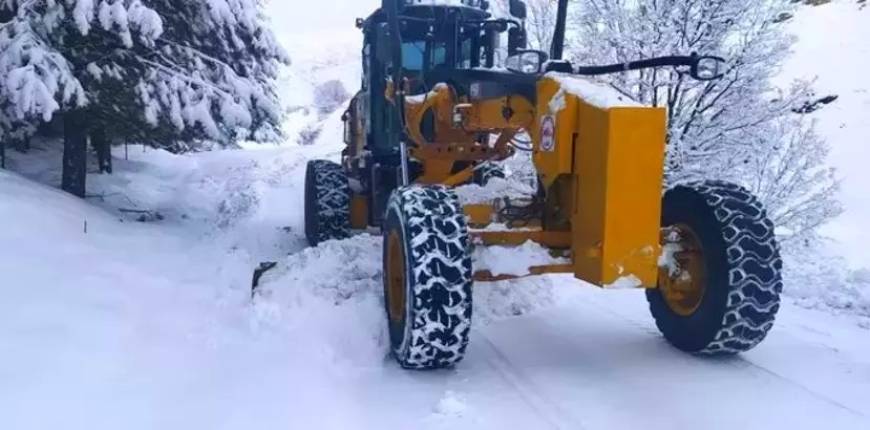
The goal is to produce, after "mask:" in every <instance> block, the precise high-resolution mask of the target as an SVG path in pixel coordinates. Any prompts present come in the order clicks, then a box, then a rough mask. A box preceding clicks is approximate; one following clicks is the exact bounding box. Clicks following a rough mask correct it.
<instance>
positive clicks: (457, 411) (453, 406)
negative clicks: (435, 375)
mask: <svg viewBox="0 0 870 430" xmlns="http://www.w3.org/2000/svg"><path fill="white" fill-rule="evenodd" d="M467 409H468V405H466V403H465V400H463V399H462V397H461V395H459V394H457V393H455V392H453V391H447V392H446V393H445V394H444V398H443V399H441V400H440V401H438V405H437V406H436V407H435V413H437V414H439V415H446V416H453V417H461V416H462V415H464V414H465V412H466V410H467Z"/></svg>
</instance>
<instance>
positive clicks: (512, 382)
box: [475, 331, 587, 430]
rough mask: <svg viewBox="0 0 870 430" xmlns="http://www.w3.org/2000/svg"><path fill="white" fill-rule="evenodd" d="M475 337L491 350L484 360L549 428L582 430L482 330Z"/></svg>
mask: <svg viewBox="0 0 870 430" xmlns="http://www.w3.org/2000/svg"><path fill="white" fill-rule="evenodd" d="M475 334H476V337H477V338H478V339H480V340H483V341H484V342H485V343H486V345H487V347H488V348H489V349H490V350H491V351H492V356H491V357H487V358H486V360H487V362H488V363H489V365H490V366H491V367H492V368H493V369H494V370H495V371H496V373H498V375H499V376H500V377H501V378H502V379H503V380H504V381H505V382H506V383H507V384H508V385H509V386H511V387H513V388H514V390H515V391H516V392H517V394H518V395H519V396H520V398H521V399H523V401H524V402H525V403H526V404H527V405H528V406H529V407H530V408H531V409H532V410H533V411H534V412H535V414H537V415H538V416H539V417H541V418H542V419H543V420H544V421H545V422H546V423H547V426H548V427H549V428H553V429H576V430H584V429H586V428H587V427H586V426H585V425H583V424H582V423H581V422H579V421H578V420H577V419H576V418H574V416H573V415H572V414H570V413H568V412H567V411H565V410H564V409H563V408H562V407H560V406H559V405H558V404H556V403H555V402H553V401H552V400H550V399H549V398H548V397H547V396H546V395H544V394H543V391H542V390H541V389H540V388H538V387H537V385H536V384H535V383H534V382H533V381H532V380H530V379H529V378H528V377H526V376H525V375H524V374H523V373H522V371H521V370H520V369H519V368H517V367H516V366H515V365H514V364H513V363H511V361H510V359H508V358H507V356H506V355H505V354H504V353H503V352H502V351H501V350H500V349H499V348H498V347H497V346H495V343H493V342H492V340H490V339H489V337H488V336H487V335H486V334H484V333H483V332H482V331H477V333H475Z"/></svg>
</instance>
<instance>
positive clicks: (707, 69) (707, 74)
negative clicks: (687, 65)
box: [689, 55, 725, 81]
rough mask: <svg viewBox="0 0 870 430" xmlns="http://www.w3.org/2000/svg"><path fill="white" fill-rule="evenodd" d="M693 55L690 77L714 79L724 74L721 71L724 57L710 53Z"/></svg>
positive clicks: (700, 79) (705, 79)
mask: <svg viewBox="0 0 870 430" xmlns="http://www.w3.org/2000/svg"><path fill="white" fill-rule="evenodd" d="M693 57H695V63H694V64H693V65H692V68H691V70H690V71H689V73H690V74H691V75H692V78H694V79H697V80H699V81H715V80H716V79H720V78H722V76H724V73H722V65H723V64H725V59H724V58H722V57H714V56H710V55H704V56H696V55H693Z"/></svg>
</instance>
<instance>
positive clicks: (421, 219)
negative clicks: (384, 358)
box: [384, 186, 472, 370]
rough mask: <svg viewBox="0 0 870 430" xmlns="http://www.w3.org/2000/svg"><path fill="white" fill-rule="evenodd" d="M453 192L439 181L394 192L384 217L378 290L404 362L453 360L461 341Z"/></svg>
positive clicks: (465, 291)
mask: <svg viewBox="0 0 870 430" xmlns="http://www.w3.org/2000/svg"><path fill="white" fill-rule="evenodd" d="M469 245H470V243H469V239H468V228H467V226H466V222H465V215H464V213H463V211H462V206H461V205H460V203H459V199H458V198H457V197H456V195H455V194H454V193H453V192H452V191H450V190H449V189H447V188H445V187H443V186H428V187H422V186H411V187H407V188H400V189H398V190H396V191H395V192H393V194H392V196H391V197H390V201H389V205H388V207H387V214H386V219H385V222H384V297H385V300H384V302H385V305H386V310H387V319H388V323H389V328H390V342H391V347H392V351H393V355H394V356H395V357H396V360H397V361H398V362H399V364H400V365H401V366H402V367H404V368H407V369H419V370H427V369H437V368H443V367H450V366H453V365H455V364H456V363H458V362H460V361H461V360H462V358H463V356H464V355H465V349H466V347H467V345H468V335H469V331H470V329H471V312H472V298H471V286H472V271H471V255H470V253H469Z"/></svg>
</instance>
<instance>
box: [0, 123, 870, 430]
mask: <svg viewBox="0 0 870 430" xmlns="http://www.w3.org/2000/svg"><path fill="white" fill-rule="evenodd" d="M332 121H336V122H334V124H335V123H337V117H334V118H333V119H332ZM327 131H328V132H327V133H325V134H324V137H323V139H324V140H323V141H322V143H321V144H319V145H315V146H311V147H292V146H291V147H285V148H261V149H259V150H247V151H222V152H215V153H206V154H196V155H188V156H173V155H170V154H166V153H163V152H158V151H152V150H148V151H143V150H142V148H140V147H136V148H133V149H134V150H132V151H131V152H130V158H131V159H130V160H129V161H125V160H123V158H118V159H116V163H117V167H118V170H119V172H118V173H117V174H116V175H113V176H104V177H99V176H91V184H92V191H93V192H95V193H97V194H102V195H104V199H103V200H100V199H91V200H90V201H89V202H82V201H80V200H77V199H74V198H72V197H69V196H67V195H65V194H63V193H60V192H58V191H56V190H54V189H51V188H47V187H45V186H42V185H37V184H35V183H33V182H31V181H29V180H27V179H24V178H23V177H20V176H17V175H15V174H11V173H6V172H0V195H2V196H3V199H2V200H0V216H2V217H3V218H4V219H11V220H15V221H14V222H7V223H4V224H3V225H2V226H0V243H2V244H3V250H4V251H5V252H3V258H0V273H2V274H3V280H4V282H3V286H4V287H5V288H4V289H3V300H2V301H0V357H2V358H0V362H2V366H0V380H2V381H3V384H2V385H0V409H2V413H0V428H4V429H5V428H9V429H45V428H69V429H76V428H82V429H84V428H87V429H101V428H105V429H117V428H125V429H137V428H142V429H153V428H161V429H189V428H209V429H222V428H225V429H237V428H257V429H269V428H282V429H283V428H335V429H347V428H375V427H383V426H392V427H397V428H452V429H460V428H469V429H470V428H474V429H488V428H493V429H496V428H566V429H575V428H586V429H596V428H601V429H605V428H606V429H614V428H616V429H619V428H625V429H630V428H636V427H638V426H640V425H643V426H644V427H646V428H653V429H656V428H661V429H672V428H682V427H687V426H690V425H700V426H702V427H704V428H723V429H724V428H735V427H739V428H771V427H774V426H776V427H777V428H783V427H785V428H818V427H819V426H821V425H824V426H826V427H827V428H838V429H841V428H842V429H852V428H854V429H860V428H867V426H868V425H870V418H868V417H870V407H868V404H867V402H865V401H864V397H865V396H864V395H865V394H866V393H867V392H868V390H870V343H868V342H867V341H866V339H867V338H868V333H870V332H868V330H867V328H861V327H860V326H859V325H858V324H856V322H858V323H860V322H861V321H860V320H859V319H856V317H855V316H845V315H844V316H832V315H830V314H828V313H824V312H819V311H812V310H805V309H802V308H799V307H796V306H793V305H791V303H790V302H788V303H786V305H785V306H784V308H783V310H782V312H781V316H780V318H779V321H778V325H777V327H776V328H775V330H774V332H773V333H772V335H771V337H770V338H769V339H768V341H767V342H765V343H764V344H763V345H762V346H760V347H759V348H758V349H756V350H755V351H753V352H751V353H749V354H745V355H744V356H742V357H739V358H734V359H729V360H703V359H698V358H693V357H689V356H686V355H684V354H682V353H679V352H677V351H675V350H674V349H672V348H671V347H669V346H668V345H667V344H666V343H665V342H664V341H663V340H662V339H661V337H660V336H659V335H658V333H657V331H656V329H655V327H654V325H653V323H652V321H651V318H650V317H649V316H648V311H647V310H646V303H645V300H644V298H643V294H642V293H641V292H639V291H601V290H598V289H595V288H593V287H588V286H584V285H582V284H580V283H579V282H577V281H574V280H573V279H570V278H567V277H539V278H530V279H527V280H521V281H511V282H503V283H495V284H478V285H476V286H475V328H474V329H473V333H472V344H471V346H470V349H469V352H468V356H467V359H466V360H465V361H464V362H463V363H462V364H461V365H459V366H458V367H457V368H456V369H454V370H449V371H441V372H432V373H417V372H408V371H403V370H401V369H400V368H399V367H398V366H397V365H396V364H395V363H394V362H393V361H392V359H390V358H389V357H388V353H387V351H388V347H387V337H386V333H385V318H384V310H383V304H382V299H381V288H382V287H381V266H380V264H381V263H380V239H379V238H378V237H376V236H371V235H367V234H362V235H359V236H356V237H354V238H352V239H349V240H346V241H332V242H327V243H324V244H322V245H321V246H319V247H317V248H305V246H304V242H303V239H302V219H301V215H300V213H299V208H300V207H301V205H302V201H301V199H302V177H303V175H302V172H303V171H304V165H305V161H306V160H307V159H308V158H311V157H324V156H326V157H335V156H336V155H337V152H336V150H337V149H338V147H337V146H335V145H334V144H331V145H330V144H327V143H331V142H336V141H338V140H337V138H338V137H339V136H340V133H341V131H340V128H338V127H332V128H329V129H328V130H327ZM37 153H39V151H37ZM49 155H51V152H50V151H45V152H43V156H46V157H47V156H49ZM116 156H122V153H119V152H118V151H116ZM17 161H18V162H19V163H20V162H21V160H17ZM33 165H34V166H35V165H37V164H33ZM44 165H45V166H48V165H50V164H49V163H45V164H44ZM28 174H30V175H33V176H34V177H41V178H51V177H53V175H51V174H46V172H42V173H41V174H38V172H36V171H31V172H29V173H28ZM128 181H132V182H131V183H129V184H128ZM124 185H132V186H130V187H128V188H126V191H124V192H123V193H122V194H115V193H119V192H121V189H122V188H121V187H122V186H124ZM130 206H133V207H136V208H139V209H149V210H157V211H160V212H161V213H162V214H163V215H164V220H163V221H158V222H155V223H138V222H135V221H133V220H131V219H129V218H125V215H123V214H120V213H118V212H116V211H115V210H114V208H117V207H130ZM121 220H123V222H121ZM85 221H87V226H88V227H87V233H85V230H84V224H85ZM261 260H279V261H281V262H283V263H284V269H283V271H278V272H275V273H272V274H270V275H269V277H270V278H269V279H267V280H266V282H265V284H264V287H263V289H262V290H261V291H260V293H259V294H258V296H257V297H256V298H255V299H254V300H251V297H250V291H249V286H250V280H251V269H252V268H253V267H254V266H255V264H256V263H257V262H259V261H261Z"/></svg>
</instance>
